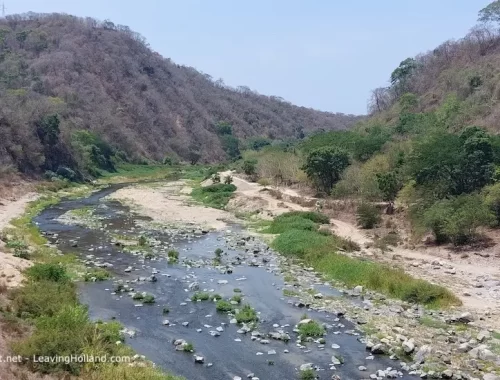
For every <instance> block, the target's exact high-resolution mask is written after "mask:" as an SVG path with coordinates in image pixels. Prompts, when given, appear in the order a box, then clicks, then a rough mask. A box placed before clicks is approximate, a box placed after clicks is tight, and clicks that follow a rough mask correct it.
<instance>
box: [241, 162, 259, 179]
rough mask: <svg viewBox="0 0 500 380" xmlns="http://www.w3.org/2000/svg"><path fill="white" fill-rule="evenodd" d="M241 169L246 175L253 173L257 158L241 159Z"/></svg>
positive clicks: (255, 169) (255, 168) (255, 170)
mask: <svg viewBox="0 0 500 380" xmlns="http://www.w3.org/2000/svg"><path fill="white" fill-rule="evenodd" d="M242 169H243V173H245V174H246V175H254V174H255V173H256V172H257V160H245V161H243V165H242Z"/></svg>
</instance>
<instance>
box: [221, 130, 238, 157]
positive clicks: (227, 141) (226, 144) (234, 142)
mask: <svg viewBox="0 0 500 380" xmlns="http://www.w3.org/2000/svg"><path fill="white" fill-rule="evenodd" d="M220 141H221V144H222V149H223V150H224V152H226V154H227V155H228V157H229V158H230V159H235V158H239V157H240V156H241V153H240V142H239V140H238V139H237V138H236V137H234V136H232V135H227V134H225V135H222V136H220Z"/></svg>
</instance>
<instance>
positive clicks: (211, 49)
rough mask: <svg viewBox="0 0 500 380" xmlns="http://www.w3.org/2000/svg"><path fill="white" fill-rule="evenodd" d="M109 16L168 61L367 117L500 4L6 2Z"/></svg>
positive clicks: (11, 7) (421, 0) (426, 0)
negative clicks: (414, 65)
mask: <svg viewBox="0 0 500 380" xmlns="http://www.w3.org/2000/svg"><path fill="white" fill-rule="evenodd" d="M2 1H3V2H4V3H5V6H6V8H7V10H6V13H7V14H12V13H24V12H28V11H34V12H63V13H68V14H73V15H77V16H91V17H94V18H97V19H101V20H104V19H110V20H111V21H113V22H114V23H117V24H123V25H128V26H130V27H131V28H132V29H133V30H135V31H137V32H139V33H141V34H142V35H143V36H144V37H146V39H147V40H148V42H149V43H150V45H151V48H152V49H153V50H156V51H158V52H159V53H160V54H162V55H163V56H165V57H169V58H172V59H173V60H174V61H175V62H177V63H181V64H184V65H189V66H193V67H195V68H197V69H198V70H200V71H203V72H205V73H208V74H210V75H212V76H213V77H214V78H216V79H217V78H223V79H224V81H225V82H226V83H227V84H229V85H232V86H238V85H246V86H248V87H250V88H252V89H254V90H257V91H258V92H260V93H262V94H266V95H277V96H282V97H283V98H285V99H287V100H289V101H291V102H293V103H295V104H298V105H303V106H307V107H313V108H317V109H321V110H325V111H338V112H344V113H357V114H359V113H364V112H365V111H366V104H367V99H368V97H369V94H370V90H371V89H373V88H375V87H380V86H385V85H387V80H388V78H389V76H390V73H391V72H392V70H393V69H394V68H396V67H397V66H398V65H399V63H400V62H401V61H402V60H403V59H405V58H407V57H409V56H414V55H416V54H418V53H420V52H425V51H427V50H430V49H433V48H435V47H436V46H437V45H439V44H440V43H442V42H444V41H445V40H448V39H452V38H460V37H463V36H464V35H465V33H467V31H468V30H469V29H470V28H471V27H472V26H473V25H475V23H476V19H477V12H478V11H479V10H480V9H481V8H483V7H484V6H485V5H487V4H488V3H490V2H491V1H492V0H418V1H415V0H413V1H410V0H246V1H244V0H177V1H173V0H0V3H1V2H2Z"/></svg>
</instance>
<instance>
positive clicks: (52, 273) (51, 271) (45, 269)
mask: <svg viewBox="0 0 500 380" xmlns="http://www.w3.org/2000/svg"><path fill="white" fill-rule="evenodd" d="M26 276H27V277H28V278H29V279H31V280H34V281H54V282H66V281H68V280H69V276H68V274H67V273H66V269H65V268H64V267H63V266H62V265H59V264H35V265H33V266H32V267H30V268H28V269H27V270H26Z"/></svg>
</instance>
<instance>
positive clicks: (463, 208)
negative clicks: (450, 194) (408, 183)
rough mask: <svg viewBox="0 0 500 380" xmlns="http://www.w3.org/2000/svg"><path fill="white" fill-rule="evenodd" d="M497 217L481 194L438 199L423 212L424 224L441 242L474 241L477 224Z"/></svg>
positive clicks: (460, 243)
mask: <svg viewBox="0 0 500 380" xmlns="http://www.w3.org/2000/svg"><path fill="white" fill-rule="evenodd" d="M494 220H495V217H494V215H493V213H492V212H491V210H490V209H489V208H488V207H487V206H486V205H485V204H484V202H483V199H482V197H481V196H479V195H478V194H465V195H461V196H458V197H455V198H450V199H445V200H441V201H438V202H436V203H435V204H434V205H433V206H431V207H430V208H429V209H428V210H426V211H425V213H424V215H423V221H424V225H425V226H426V227H428V228H429V229H431V230H432V232H433V233H434V235H435V237H436V241H437V242H438V243H444V242H447V241H451V242H452V243H453V244H455V245H462V244H466V243H469V242H471V241H473V240H474V239H475V238H476V236H477V228H478V227H481V226H487V225H490V224H491V223H492V222H494Z"/></svg>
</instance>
